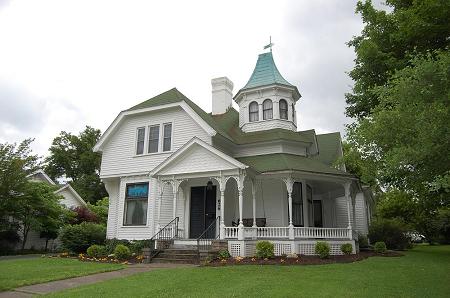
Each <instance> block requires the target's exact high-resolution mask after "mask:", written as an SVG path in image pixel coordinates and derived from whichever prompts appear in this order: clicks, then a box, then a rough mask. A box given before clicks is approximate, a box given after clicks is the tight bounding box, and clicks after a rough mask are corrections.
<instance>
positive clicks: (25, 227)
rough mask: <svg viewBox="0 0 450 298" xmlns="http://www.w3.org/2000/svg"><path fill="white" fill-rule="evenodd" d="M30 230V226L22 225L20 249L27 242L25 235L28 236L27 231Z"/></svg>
mask: <svg viewBox="0 0 450 298" xmlns="http://www.w3.org/2000/svg"><path fill="white" fill-rule="evenodd" d="M29 231H30V227H27V226H26V225H24V226H23V233H22V236H23V240H22V250H24V249H25V244H26V243H27V237H28V232H29Z"/></svg>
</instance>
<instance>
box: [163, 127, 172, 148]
mask: <svg viewBox="0 0 450 298" xmlns="http://www.w3.org/2000/svg"><path fill="white" fill-rule="evenodd" d="M171 149H172V123H164V136H163V151H164V152H165V151H170V150H171Z"/></svg>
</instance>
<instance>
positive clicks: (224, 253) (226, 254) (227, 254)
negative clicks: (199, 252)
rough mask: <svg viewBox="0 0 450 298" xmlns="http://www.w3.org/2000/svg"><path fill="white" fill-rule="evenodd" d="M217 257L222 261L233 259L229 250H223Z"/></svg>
mask: <svg viewBox="0 0 450 298" xmlns="http://www.w3.org/2000/svg"><path fill="white" fill-rule="evenodd" d="M217 257H218V258H219V259H221V260H226V259H229V258H231V254H230V252H229V251H228V250H227V249H222V250H220V251H219V253H218V254H217Z"/></svg>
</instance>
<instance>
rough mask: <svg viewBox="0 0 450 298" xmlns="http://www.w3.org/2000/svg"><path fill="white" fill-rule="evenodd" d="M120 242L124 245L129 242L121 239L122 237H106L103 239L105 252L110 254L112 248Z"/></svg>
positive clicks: (112, 251)
mask: <svg viewBox="0 0 450 298" xmlns="http://www.w3.org/2000/svg"><path fill="white" fill-rule="evenodd" d="M119 244H122V245H125V246H129V245H130V242H129V241H128V240H123V239H117V238H112V239H106V240H105V247H106V252H107V253H108V254H109V255H110V254H113V253H114V249H116V246H117V245H119Z"/></svg>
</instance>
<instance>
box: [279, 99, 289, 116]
mask: <svg viewBox="0 0 450 298" xmlns="http://www.w3.org/2000/svg"><path fill="white" fill-rule="evenodd" d="M278 104H279V106H280V119H286V120H287V119H288V104H287V102H286V100H284V99H280V101H279V103H278Z"/></svg>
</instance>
